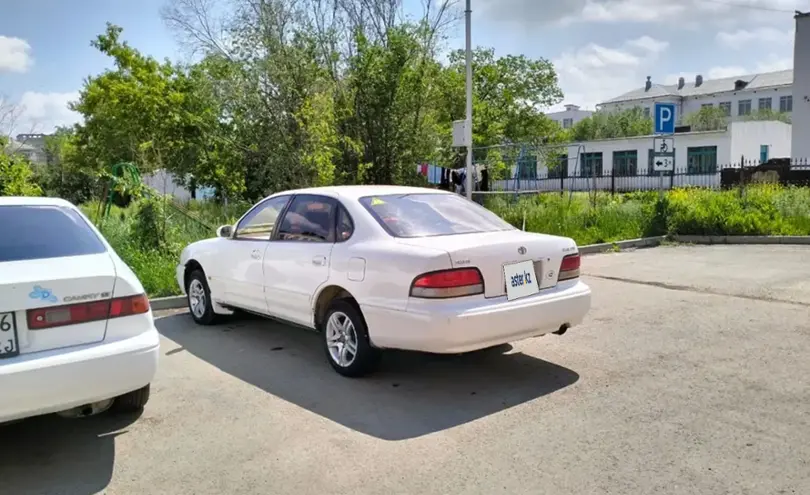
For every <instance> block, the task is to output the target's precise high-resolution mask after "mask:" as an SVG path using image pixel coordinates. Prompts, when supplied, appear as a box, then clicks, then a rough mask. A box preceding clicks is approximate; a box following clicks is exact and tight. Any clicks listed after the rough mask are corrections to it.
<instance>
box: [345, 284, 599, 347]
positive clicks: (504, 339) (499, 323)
mask: <svg viewBox="0 0 810 495" xmlns="http://www.w3.org/2000/svg"><path fill="white" fill-rule="evenodd" d="M590 306H591V289H590V288H589V287H588V286H587V285H586V284H585V283H584V282H582V281H576V282H568V283H563V284H560V285H559V286H558V287H556V288H555V289H551V290H550V291H543V292H541V293H539V294H537V295H535V296H531V297H528V298H525V299H518V300H516V301H506V298H505V297H504V298H498V299H496V300H481V299H470V298H466V300H465V299H460V300H458V301H451V300H444V301H420V302H419V303H417V304H412V305H409V306H408V310H407V311H396V310H388V309H381V308H376V307H371V306H362V305H361V309H362V310H363V316H364V317H365V319H366V323H367V324H368V328H369V337H370V338H371V342H372V344H373V345H375V346H377V347H380V348H390V349H404V350H413V351H424V352H434V353H450V354H452V353H461V352H469V351H474V350H478V349H485V348H487V347H492V346H496V345H500V344H505V343H508V342H515V341H518V340H522V339H526V338H530V337H537V336H540V335H545V334H547V333H551V332H555V331H557V330H559V329H560V327H561V326H563V325H569V326H575V325H578V324H579V323H581V322H582V320H583V319H584V317H585V315H586V314H587V313H588V310H589V309H590Z"/></svg>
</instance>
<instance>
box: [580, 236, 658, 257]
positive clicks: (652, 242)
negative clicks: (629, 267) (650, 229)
mask: <svg viewBox="0 0 810 495" xmlns="http://www.w3.org/2000/svg"><path fill="white" fill-rule="evenodd" d="M664 239H666V237H665V236H663V235H661V236H656V237H644V238H642V239H631V240H628V241H616V242H606V243H604V244H590V245H587V246H580V247H579V254H596V253H607V252H611V251H616V250H623V249H633V248H645V247H655V246H658V245H660V244H661V242H663V240H664Z"/></svg>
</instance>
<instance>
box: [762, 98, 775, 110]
mask: <svg viewBox="0 0 810 495" xmlns="http://www.w3.org/2000/svg"><path fill="white" fill-rule="evenodd" d="M771 108H773V98H770V97H769V98H760V99H759V110H760V111H762V110H770V109H771Z"/></svg>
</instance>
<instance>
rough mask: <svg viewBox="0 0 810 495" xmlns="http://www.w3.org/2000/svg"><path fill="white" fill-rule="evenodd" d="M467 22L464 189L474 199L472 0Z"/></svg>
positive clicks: (470, 198)
mask: <svg viewBox="0 0 810 495" xmlns="http://www.w3.org/2000/svg"><path fill="white" fill-rule="evenodd" d="M464 17H465V21H466V22H465V23H466V32H467V33H466V35H467V36H466V37H467V50H466V51H467V125H466V126H464V127H465V132H466V134H467V136H466V140H467V174H466V175H467V178H466V183H465V184H464V189H465V190H466V191H467V199H469V200H472V196H473V180H472V179H473V143H472V123H473V120H472V108H473V90H472V33H471V31H472V10H471V9H470V0H467V9H466V10H465V11H464Z"/></svg>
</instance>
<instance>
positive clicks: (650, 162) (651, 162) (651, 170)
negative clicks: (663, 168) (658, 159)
mask: <svg viewBox="0 0 810 495" xmlns="http://www.w3.org/2000/svg"><path fill="white" fill-rule="evenodd" d="M672 157H673V159H674V158H675V149H674V148H673V150H672ZM675 163H676V164H677V163H678V162H675ZM660 173H661V172H656V171H655V150H654V149H652V148H650V151H649V153H648V154H647V175H658V174H660ZM674 173H675V171H674V170H672V171H668V172H664V175H672V174H674Z"/></svg>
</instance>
